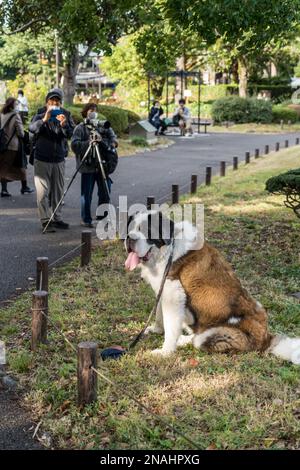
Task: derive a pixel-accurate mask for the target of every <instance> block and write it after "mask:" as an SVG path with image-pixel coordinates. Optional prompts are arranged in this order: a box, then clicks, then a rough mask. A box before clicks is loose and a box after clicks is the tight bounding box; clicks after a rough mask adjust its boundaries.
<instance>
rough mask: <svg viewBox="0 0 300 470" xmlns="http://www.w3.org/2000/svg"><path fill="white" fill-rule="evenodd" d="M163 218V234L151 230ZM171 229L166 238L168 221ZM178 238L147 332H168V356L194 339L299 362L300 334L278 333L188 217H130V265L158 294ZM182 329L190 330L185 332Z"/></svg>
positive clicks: (216, 348) (218, 348)
mask: <svg viewBox="0 0 300 470" xmlns="http://www.w3.org/2000/svg"><path fill="white" fill-rule="evenodd" d="M153 217H156V218H157V217H158V219H157V220H158V221H159V230H158V232H159V233H158V236H157V237H155V238H154V237H153V236H151V234H150V233H149V227H150V225H151V224H150V223H149V222H150V218H152V219H153ZM166 221H167V223H168V224H169V225H170V230H171V234H170V236H169V237H167V238H166V237H163V234H162V230H161V228H162V225H163V223H166ZM172 237H174V245H173V246H174V248H173V262H172V266H171V268H170V271H169V273H168V276H167V280H166V282H165V285H164V289H163V292H162V296H161V300H160V303H159V306H158V309H157V315H156V319H155V323H154V325H152V326H150V327H148V328H147V330H146V333H150V332H153V333H158V334H163V333H164V343H163V346H162V348H161V349H157V350H154V351H153V353H156V354H162V355H169V354H170V353H172V352H174V351H175V350H176V347H177V346H184V345H186V344H190V343H192V344H193V345H194V346H195V347H196V348H200V349H202V350H204V351H207V352H210V353H212V352H222V353H237V352H247V351H268V352H271V353H273V354H275V355H276V356H278V357H281V358H283V359H286V360H289V361H291V362H293V363H294V364H300V338H288V337H285V336H273V335H271V334H270V333H269V331H268V318H267V313H266V311H265V309H264V308H263V307H262V305H261V304H260V303H259V302H257V301H255V300H254V299H253V298H252V297H251V296H250V295H249V293H248V292H247V291H246V290H245V289H244V288H243V287H242V285H241V283H240V281H239V280H238V278H237V277H236V275H235V273H234V272H233V270H232V268H231V266H230V265H229V264H228V263H227V262H226V261H225V260H224V258H223V257H222V256H221V254H220V253H219V252H218V250H216V249H215V248H213V247H212V246H211V245H209V244H208V243H207V242H204V241H200V240H199V237H198V233H197V229H196V227H194V226H193V225H192V224H190V223H189V222H186V221H185V222H180V223H176V224H174V223H173V222H172V221H170V220H169V219H166V218H165V217H164V216H163V215H162V214H161V213H159V212H155V211H147V212H144V213H139V214H138V215H137V216H135V217H134V218H133V219H130V220H129V229H128V235H127V239H126V241H125V246H126V250H127V252H128V258H127V260H126V263H125V266H126V268H127V269H129V270H133V269H135V268H136V267H137V266H139V267H140V268H141V275H142V277H143V278H144V279H145V280H146V281H147V282H148V283H149V284H150V285H151V287H152V288H153V290H154V292H155V294H156V295H157V293H158V291H159V288H160V284H161V281H162V278H163V274H164V271H165V267H166V264H167V261H168V258H169V255H170V250H171V246H172V244H171V239H172ZM183 330H186V331H187V332H188V333H189V334H188V335H183V334H182V332H183Z"/></svg>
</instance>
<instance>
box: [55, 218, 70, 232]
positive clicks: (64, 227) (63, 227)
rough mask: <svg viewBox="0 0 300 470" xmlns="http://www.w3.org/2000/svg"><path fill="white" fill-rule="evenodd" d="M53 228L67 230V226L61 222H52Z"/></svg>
mask: <svg viewBox="0 0 300 470" xmlns="http://www.w3.org/2000/svg"><path fill="white" fill-rule="evenodd" d="M52 225H53V227H55V228H60V229H62V230H67V229H68V228H69V224H67V223H66V222H63V221H62V220H55V221H54V222H52Z"/></svg>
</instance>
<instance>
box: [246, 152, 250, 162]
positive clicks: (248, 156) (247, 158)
mask: <svg viewBox="0 0 300 470" xmlns="http://www.w3.org/2000/svg"><path fill="white" fill-rule="evenodd" d="M248 163H250V152H246V153H245V164H248Z"/></svg>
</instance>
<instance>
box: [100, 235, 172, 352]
mask: <svg viewBox="0 0 300 470" xmlns="http://www.w3.org/2000/svg"><path fill="white" fill-rule="evenodd" d="M174 244H175V240H174V238H172V241H171V251H170V254H169V258H168V261H167V264H166V267H165V270H164V274H163V277H162V280H161V284H160V288H159V291H158V294H157V296H156V299H155V305H154V307H153V309H152V310H151V313H150V315H149V317H148V319H147V321H146V323H145V325H144V327H143V329H142V330H141V331H140V332H139V333H138V334H137V335H136V337H135V338H134V339H133V340H132V341H131V343H129V346H128V348H127V349H124V348H122V347H120V346H113V347H110V348H106V349H103V351H102V352H101V357H102V359H103V360H106V359H118V358H119V357H120V356H122V355H123V354H126V353H127V352H129V351H130V350H131V349H133V348H134V347H135V346H136V344H137V343H138V342H139V341H140V340H141V338H142V337H143V335H144V333H145V331H146V329H147V327H148V326H149V323H150V322H151V320H152V318H153V317H154V316H155V315H156V312H157V308H158V305H159V302H160V299H161V295H162V292H163V288H164V285H165V282H166V280H167V276H168V274H169V271H170V268H171V266H172V262H173V253H174Z"/></svg>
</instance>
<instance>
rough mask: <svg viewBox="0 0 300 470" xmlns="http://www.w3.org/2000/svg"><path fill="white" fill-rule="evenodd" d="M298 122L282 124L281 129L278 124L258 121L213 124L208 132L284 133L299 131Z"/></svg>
mask: <svg viewBox="0 0 300 470" xmlns="http://www.w3.org/2000/svg"><path fill="white" fill-rule="evenodd" d="M299 131H300V122H297V123H295V124H291V125H288V124H287V123H285V124H284V126H283V128H282V129H281V125H280V124H276V123H272V124H258V123H247V124H233V125H229V127H226V126H220V125H215V126H212V127H210V128H209V132H242V133H245V134H248V133H249V134H250V133H256V134H269V133H274V134H275V133H276V134H286V133H287V132H299Z"/></svg>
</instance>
